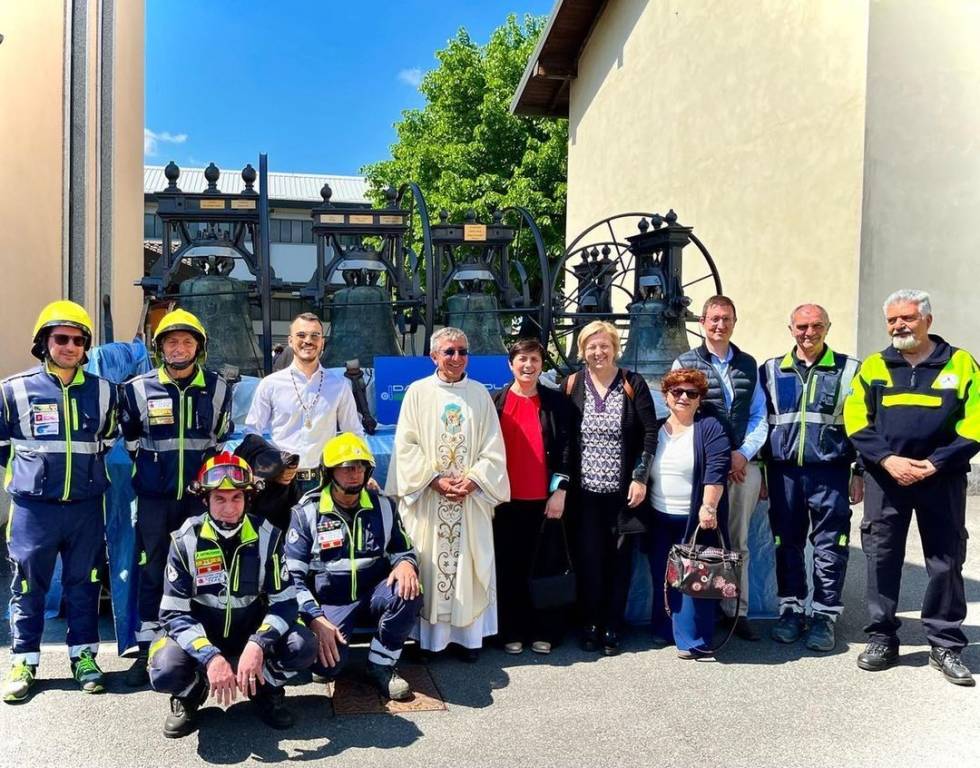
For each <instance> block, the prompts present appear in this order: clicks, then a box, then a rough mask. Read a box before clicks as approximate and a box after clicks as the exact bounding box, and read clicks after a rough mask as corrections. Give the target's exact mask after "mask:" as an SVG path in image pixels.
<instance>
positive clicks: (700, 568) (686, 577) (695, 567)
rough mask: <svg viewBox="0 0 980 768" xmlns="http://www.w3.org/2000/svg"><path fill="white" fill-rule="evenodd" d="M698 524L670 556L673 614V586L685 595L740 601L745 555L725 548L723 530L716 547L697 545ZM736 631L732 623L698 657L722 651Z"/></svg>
mask: <svg viewBox="0 0 980 768" xmlns="http://www.w3.org/2000/svg"><path fill="white" fill-rule="evenodd" d="M700 531H701V526H700V525H699V526H698V527H697V528H695V529H694V533H693V534H691V540H690V541H689V542H688V543H687V544H674V545H673V546H672V547H671V548H670V552H669V553H668V554H667V570H666V572H665V573H664V610H666V611H667V615H668V616H669V615H670V603H669V602H668V600H667V588H668V587H673V588H674V589H676V590H679V591H680V592H683V593H684V594H685V595H690V596H691V597H699V598H709V599H713V600H726V599H728V598H738V592H739V589H738V585H739V577H740V576H741V573H742V564H743V563H744V562H745V554H744V553H743V552H737V551H735V550H731V549H725V540H724V539H723V538H722V536H721V531H720V530H719V529H717V528H716V529H715V533H717V534H718V544H719V546H717V547H709V546H705V545H703V544H698V543H697V538H698V533H699V532H700ZM734 631H735V622H734V621H733V622H732V623H731V625H730V626H729V629H728V635H727V636H726V637H725V639H724V640H722V641H721V643H720V644H719V645H716V646H715V647H714V648H703V649H700V650H699V651H697V653H698V655H701V656H710V655H712V654H714V653H715V652H716V651H718V650H720V649H721V647H722V646H723V645H725V643H727V642H728V641H729V640H731V638H732V633H733V632H734Z"/></svg>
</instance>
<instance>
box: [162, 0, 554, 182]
mask: <svg viewBox="0 0 980 768" xmlns="http://www.w3.org/2000/svg"><path fill="white" fill-rule="evenodd" d="M553 4H554V0H429V1H428V2H426V1H425V0H391V2H382V1H381V0H362V1H361V2H350V0H320V1H319V2H314V1H313V0H308V1H307V2H299V1H298V0H275V1H274V2H273V1H272V0H207V1H206V0H146V125H145V130H146V133H145V136H144V162H145V163H147V164H150V165H163V164H166V163H167V162H168V161H169V160H174V161H176V162H177V164H178V165H183V166H187V167H200V166H203V165H206V164H207V163H208V162H212V161H213V162H215V163H216V164H217V165H218V166H219V167H221V168H223V169H233V168H234V169H240V168H241V167H242V166H243V165H244V164H245V163H247V162H251V163H252V164H253V165H255V166H256V167H257V166H258V155H259V152H267V153H268V155H269V169H270V170H275V171H289V172H309V173H333V174H357V173H358V172H359V169H360V167H361V166H362V165H364V164H365V163H369V162H374V161H376V160H381V159H384V158H386V157H388V147H389V145H390V144H391V143H392V142H393V141H394V139H395V131H394V128H393V124H394V123H395V122H396V121H397V120H398V119H399V118H400V116H401V112H402V110H404V109H409V108H412V107H420V106H422V104H423V100H422V97H421V95H420V94H419V93H418V90H417V85H418V80H419V78H420V77H421V74H422V73H424V72H425V71H426V70H428V69H432V68H433V67H435V65H436V60H435V56H434V54H435V52H436V51H437V50H439V49H440V48H443V47H444V46H445V44H446V41H447V40H449V39H450V38H451V37H452V36H453V35H455V33H456V30H458V29H459V28H460V27H465V28H466V29H467V30H468V31H469V33H470V36H471V37H472V38H473V39H474V40H475V41H477V42H479V43H484V42H486V40H487V38H488V37H489V34H490V32H491V31H492V30H493V29H494V28H495V27H497V26H499V25H500V24H501V23H502V22H503V21H504V19H505V18H506V17H507V14H508V13H510V12H514V13H517V14H518V16H519V17H520V16H522V15H523V14H524V13H533V14H547V13H548V12H549V11H550V10H551V7H552V5H553Z"/></svg>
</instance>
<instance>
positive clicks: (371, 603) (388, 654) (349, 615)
mask: <svg viewBox="0 0 980 768" xmlns="http://www.w3.org/2000/svg"><path fill="white" fill-rule="evenodd" d="M321 608H322V609H323V615H324V617H325V618H326V619H327V621H329V622H330V623H331V624H333V625H334V626H336V627H337V628H338V629H339V630H340V631H341V633H342V634H343V635H344V637H346V638H348V640H349V639H350V636H351V633H352V632H353V631H354V629H356V628H358V627H364V626H372V627H377V630H376V631H375V634H374V637H372V638H371V648H370V650H369V651H368V661H370V662H373V663H375V664H380V665H382V666H387V667H390V666H393V665H394V664H395V662H397V661H398V659H399V657H400V656H401V653H402V646H403V645H404V644H405V641H406V640H407V639H408V636H409V635H410V634H411V632H412V630H413V629H414V628H415V624H416V622H417V621H418V618H419V612H420V611H421V610H422V595H419V596H418V597H416V598H415V599H414V600H403V599H402V598H400V597H398V595H396V594H395V593H394V591H393V590H392V588H391V587H389V586H388V583H387V581H381V582H379V583H378V585H377V586H375V588H374V590H373V591H372V592H371V594H370V595H364V596H363V597H362V598H361V599H360V600H356V601H354V602H352V603H344V604H342V605H327V604H322V605H321ZM338 650H339V651H340V661H339V663H338V664H337V666H335V667H324V666H323V665H322V664H320V662H319V660H317V661H316V662H315V663H314V664H313V667H312V669H313V671H314V672H316V673H317V674H318V675H322V676H323V677H327V678H331V679H332V678H335V677H337V676H338V675H340V673H341V672H342V671H343V668H344V667H345V666H346V664H347V662H348V660H349V658H350V648H349V646H347V645H340V644H338Z"/></svg>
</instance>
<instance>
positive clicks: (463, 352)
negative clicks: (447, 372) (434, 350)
mask: <svg viewBox="0 0 980 768" xmlns="http://www.w3.org/2000/svg"><path fill="white" fill-rule="evenodd" d="M469 353H470V351H469V350H468V349H467V348H466V347H460V348H459V349H456V348H455V347H450V348H449V349H444V350H442V356H443V357H456V355H459V356H460V357H466V356H467V355H468V354H469Z"/></svg>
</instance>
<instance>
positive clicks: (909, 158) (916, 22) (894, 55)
mask: <svg viewBox="0 0 980 768" xmlns="http://www.w3.org/2000/svg"><path fill="white" fill-rule="evenodd" d="M978 222H980V3H977V2H975V0H946V1H943V2H939V1H935V2H922V1H921V0H889V1H888V2H873V3H872V4H871V27H870V38H869V47H868V104H867V138H866V158H865V177H864V216H863V233H862V241H861V281H860V333H859V336H860V344H859V347H858V348H859V352H860V353H861V354H867V353H868V352H871V351H874V350H876V349H880V348H881V347H882V346H884V344H885V342H886V337H885V335H884V327H883V324H882V314H881V302H882V300H883V299H884V298H885V297H886V296H887V295H888V294H889V293H890V292H892V291H893V290H896V289H898V288H921V289H924V290H927V291H929V292H930V293H931V294H932V297H933V309H934V312H935V322H934V325H933V329H934V330H935V331H936V332H938V333H940V334H941V335H943V336H945V337H946V338H947V340H949V341H950V342H952V343H954V344H957V345H959V346H963V347H966V348H967V349H969V350H970V351H971V352H973V354H974V355H978V354H980V325H978V324H977V323H976V322H975V317H976V307H977V276H978V273H980V226H978Z"/></svg>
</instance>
